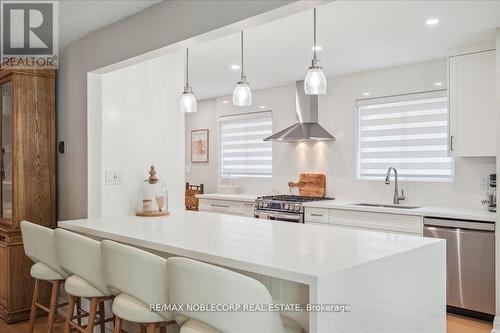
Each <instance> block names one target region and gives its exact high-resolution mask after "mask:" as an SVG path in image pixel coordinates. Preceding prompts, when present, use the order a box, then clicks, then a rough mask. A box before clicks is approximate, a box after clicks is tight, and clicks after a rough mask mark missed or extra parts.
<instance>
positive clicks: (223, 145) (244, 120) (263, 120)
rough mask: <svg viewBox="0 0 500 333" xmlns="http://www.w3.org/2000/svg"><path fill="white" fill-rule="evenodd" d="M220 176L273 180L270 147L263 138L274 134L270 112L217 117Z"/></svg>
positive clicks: (271, 148)
mask: <svg viewBox="0 0 500 333" xmlns="http://www.w3.org/2000/svg"><path fill="white" fill-rule="evenodd" d="M219 120H220V170H221V176H222V177H272V174H273V146H272V143H271V142H264V141H263V139H264V138H266V137H268V136H270V135H271V134H272V132H273V120H272V113H271V111H264V112H255V113H250V114H244V115H235V116H227V117H220V118H219Z"/></svg>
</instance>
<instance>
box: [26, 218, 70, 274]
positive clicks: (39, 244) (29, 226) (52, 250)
mask: <svg viewBox="0 0 500 333" xmlns="http://www.w3.org/2000/svg"><path fill="white" fill-rule="evenodd" d="M21 233H22V235H23V244H24V252H25V253H26V255H27V256H28V257H29V258H30V259H31V260H33V261H34V262H35V263H37V262H42V263H44V264H45V265H47V266H49V267H50V268H52V269H53V270H54V271H56V272H57V273H59V274H60V275H61V276H63V277H67V276H68V274H66V272H65V271H64V270H63V268H62V267H61V265H60V264H59V260H58V259H57V252H56V239H55V233H54V230H53V229H50V228H47V227H43V226H41V225H38V224H34V223H31V222H28V221H21Z"/></svg>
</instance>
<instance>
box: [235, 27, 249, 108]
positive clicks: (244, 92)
mask: <svg viewBox="0 0 500 333" xmlns="http://www.w3.org/2000/svg"><path fill="white" fill-rule="evenodd" d="M240 41H241V74H240V75H241V76H240V81H238V82H237V83H236V88H234V92H233V105H234V106H252V90H251V89H250V84H249V83H248V81H247V77H246V76H245V74H244V72H243V64H244V62H243V31H242V32H241V40H240Z"/></svg>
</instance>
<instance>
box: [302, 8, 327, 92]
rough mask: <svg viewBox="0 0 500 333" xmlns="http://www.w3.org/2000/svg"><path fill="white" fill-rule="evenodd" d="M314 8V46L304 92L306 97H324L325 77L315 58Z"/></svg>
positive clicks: (319, 63)
mask: <svg viewBox="0 0 500 333" xmlns="http://www.w3.org/2000/svg"><path fill="white" fill-rule="evenodd" d="M317 49H318V47H317V45H316V8H314V46H313V52H314V53H313V59H312V61H311V67H309V70H308V71H307V75H306V79H305V80H304V90H305V93H306V94H307V95H324V94H326V77H325V74H324V73H323V67H321V62H320V61H319V60H318V58H317V56H316V50H317Z"/></svg>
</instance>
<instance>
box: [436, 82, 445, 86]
mask: <svg viewBox="0 0 500 333" xmlns="http://www.w3.org/2000/svg"><path fill="white" fill-rule="evenodd" d="M434 85H435V86H436V87H441V86H442V85H443V82H436V83H434Z"/></svg>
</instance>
